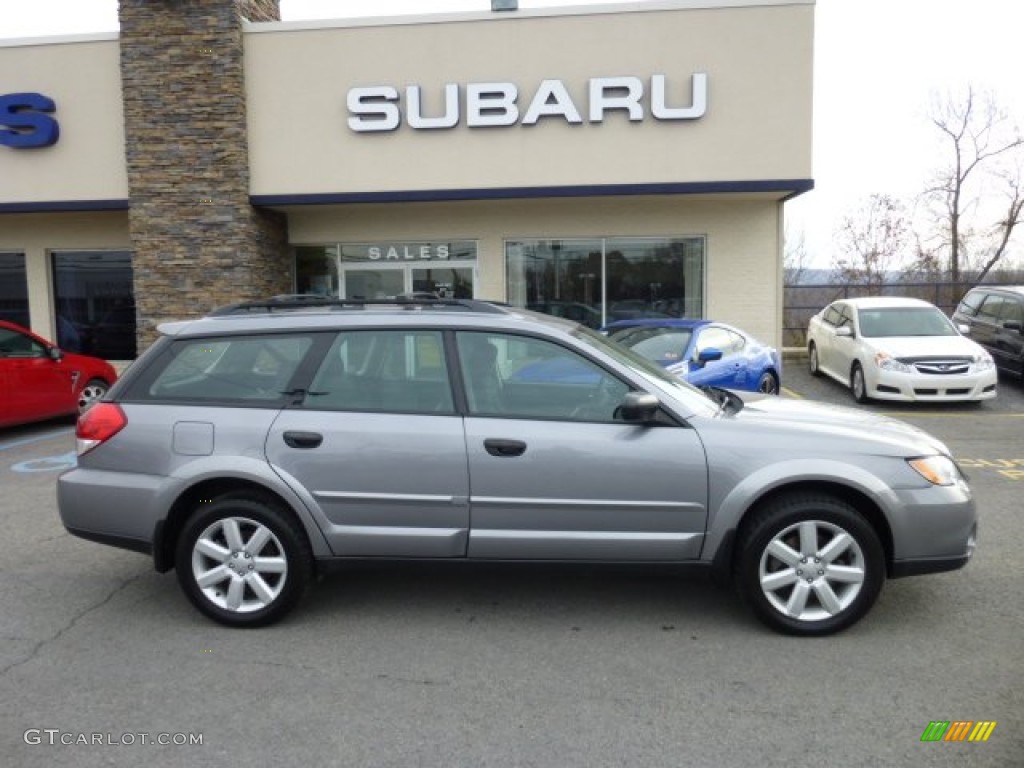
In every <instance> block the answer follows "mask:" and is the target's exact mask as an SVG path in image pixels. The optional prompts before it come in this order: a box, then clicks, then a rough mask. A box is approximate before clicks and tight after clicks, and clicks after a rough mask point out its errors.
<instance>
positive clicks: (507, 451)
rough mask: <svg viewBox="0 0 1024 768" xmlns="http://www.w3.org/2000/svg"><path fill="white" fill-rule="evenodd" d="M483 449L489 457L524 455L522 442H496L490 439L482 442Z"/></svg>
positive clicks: (524, 448)
mask: <svg viewBox="0 0 1024 768" xmlns="http://www.w3.org/2000/svg"><path fill="white" fill-rule="evenodd" d="M484 448H486V449H487V452H488V453H489V454H491V456H522V455H523V454H524V453H526V443H524V442H523V441H522V440H498V439H497V438H493V437H490V438H488V439H486V440H484Z"/></svg>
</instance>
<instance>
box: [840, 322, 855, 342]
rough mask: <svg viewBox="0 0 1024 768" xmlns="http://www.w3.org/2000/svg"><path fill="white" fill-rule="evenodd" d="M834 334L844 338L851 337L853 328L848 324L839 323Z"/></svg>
mask: <svg viewBox="0 0 1024 768" xmlns="http://www.w3.org/2000/svg"><path fill="white" fill-rule="evenodd" d="M836 336H838V337H841V338H844V339H852V338H853V328H851V327H850V326H848V325H841V326H839V327H838V328H836Z"/></svg>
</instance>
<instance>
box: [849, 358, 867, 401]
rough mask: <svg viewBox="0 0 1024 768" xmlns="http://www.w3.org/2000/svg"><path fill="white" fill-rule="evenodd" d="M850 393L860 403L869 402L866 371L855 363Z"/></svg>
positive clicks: (851, 376) (852, 369)
mask: <svg viewBox="0 0 1024 768" xmlns="http://www.w3.org/2000/svg"><path fill="white" fill-rule="evenodd" d="M850 393H851V394H852V395H853V399H854V400H856V401H857V402H858V403H866V402H867V401H868V399H869V398H868V384H867V381H865V379H864V369H863V368H862V367H861V364H860V363H856V362H855V363H854V364H853V367H852V368H850Z"/></svg>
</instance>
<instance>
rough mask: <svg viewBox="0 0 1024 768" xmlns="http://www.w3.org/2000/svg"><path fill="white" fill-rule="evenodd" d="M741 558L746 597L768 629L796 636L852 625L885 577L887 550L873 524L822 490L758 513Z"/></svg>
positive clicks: (741, 546)
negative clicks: (885, 552) (884, 548)
mask: <svg viewBox="0 0 1024 768" xmlns="http://www.w3.org/2000/svg"><path fill="white" fill-rule="evenodd" d="M737 558H738V559H737V572H736V575H737V583H738V586H739V588H740V594H741V595H742V597H743V599H744V600H745V601H746V602H747V603H748V604H749V605H750V607H751V608H752V609H753V611H754V613H755V615H756V616H757V617H758V618H759V619H760V620H761V621H762V622H764V623H765V624H767V625H768V626H769V627H771V628H773V629H775V630H778V631H781V632H785V633H788V634H794V635H827V634H831V633H833V632H838V631H840V630H842V629H845V628H846V627H849V626H850V625H851V624H853V623H854V622H856V621H857V620H858V619H860V618H861V617H862V616H864V614H865V613H867V612H868V610H869V609H870V608H871V606H872V605H873V604H874V602H875V600H876V599H877V598H878V594H879V592H880V591H881V589H882V584H883V582H884V580H885V554H884V552H883V549H882V545H881V542H880V540H879V537H878V535H877V534H876V533H875V530H874V529H873V528H872V527H871V525H870V523H868V522H867V521H866V520H865V519H864V518H863V517H862V516H861V515H860V514H858V512H857V511H856V510H855V509H854V508H853V507H851V506H850V505H849V504H847V503H846V502H844V501H841V500H839V499H837V498H833V497H831V496H826V495H821V494H798V495H797V494H795V495H792V496H787V497H783V498H780V499H777V500H776V501H774V502H772V503H771V504H769V505H768V506H766V507H765V508H764V509H763V510H761V511H760V512H757V513H755V517H754V518H753V519H752V520H751V521H750V522H749V524H748V525H746V526H745V528H744V530H743V532H742V534H741V537H740V540H739V542H738V549H737Z"/></svg>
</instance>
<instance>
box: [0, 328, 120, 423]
mask: <svg viewBox="0 0 1024 768" xmlns="http://www.w3.org/2000/svg"><path fill="white" fill-rule="evenodd" d="M116 379H117V373H116V372H115V371H114V368H113V366H111V365H110V363H108V362H107V361H106V360H100V359H99V358H98V357H88V356H86V355H76V354H72V353H71V352H64V351H62V350H61V349H60V348H58V347H57V346H56V345H54V344H51V343H50V342H48V341H46V339H43V338H42V337H40V336H36V335H35V334H34V333H32V331H29V330H26V329H25V328H22V327H21V326H20V325H15V324H14V323H9V322H7V321H5V320H0V427H9V426H12V425H14V424H24V423H26V422H30V421H40V420H42V419H52V418H55V417H57V416H65V415H70V414H74V413H79V412H81V411H83V410H85V409H86V408H87V407H88V406H89V405H91V404H92V403H93V402H94V401H95V400H98V399H99V398H101V397H103V395H104V393H106V391H107V390H108V389H109V388H110V385H111V384H113V383H114V381H115V380H116Z"/></svg>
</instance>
